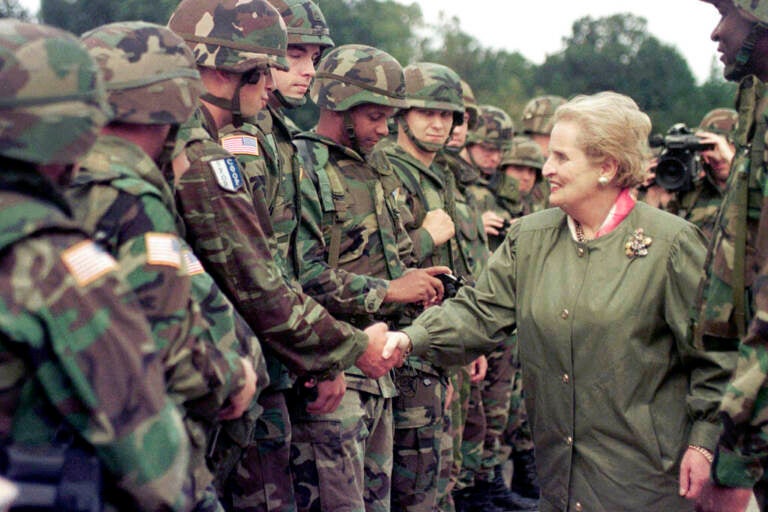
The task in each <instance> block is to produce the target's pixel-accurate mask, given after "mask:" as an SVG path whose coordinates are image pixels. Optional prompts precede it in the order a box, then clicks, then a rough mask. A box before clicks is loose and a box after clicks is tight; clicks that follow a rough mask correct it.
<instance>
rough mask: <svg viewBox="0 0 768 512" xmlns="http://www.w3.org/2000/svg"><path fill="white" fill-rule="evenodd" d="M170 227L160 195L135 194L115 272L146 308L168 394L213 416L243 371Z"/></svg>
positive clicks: (235, 387)
mask: <svg viewBox="0 0 768 512" xmlns="http://www.w3.org/2000/svg"><path fill="white" fill-rule="evenodd" d="M175 230H176V228H175V222H174V218H173V215H172V214H171V213H170V212H169V211H168V209H167V207H166V206H165V205H164V204H163V203H162V201H161V200H160V199H159V198H157V197H155V196H152V195H150V194H144V195H141V196H140V197H137V198H136V203H135V204H134V205H133V206H132V207H131V208H129V209H128V210H127V211H126V213H125V215H124V216H123V218H122V220H121V222H120V227H119V236H118V238H119V242H118V245H117V247H116V254H117V259H118V261H120V270H119V271H120V272H121V273H122V275H123V277H124V278H125V280H126V281H127V282H128V283H129V284H130V285H131V286H132V287H133V289H134V291H135V293H136V295H137V296H138V298H139V301H140V303H141V304H143V305H144V306H145V310H147V311H151V314H150V315H149V317H148V318H149V323H150V326H151V327H152V332H153V334H154V336H155V340H156V342H157V344H158V348H159V349H160V350H161V351H162V352H163V353H164V354H165V357H166V361H167V369H166V371H167V373H166V380H167V384H168V391H169V393H171V394H172V395H173V396H174V398H176V399H177V400H179V401H180V402H183V403H185V406H186V407H187V408H190V409H192V410H194V412H196V413H197V414H200V415H204V416H206V417H211V418H215V417H216V414H217V412H218V410H219V409H220V408H221V407H222V406H223V405H224V401H225V400H226V398H227V397H228V396H230V394H232V393H234V392H235V391H237V390H238V389H239V388H240V387H241V386H242V378H243V369H242V365H241V364H240V357H239V354H238V353H237V352H235V351H234V350H227V349H225V348H220V347H219V346H218V345H217V339H216V337H215V333H214V332H213V330H214V329H213V327H212V326H211V324H210V323H209V322H208V321H207V319H206V317H205V316H204V314H203V311H202V309H201V307H202V306H201V304H200V303H199V302H197V301H196V300H195V299H194V298H193V295H192V294H193V292H194V289H193V284H192V281H193V276H192V275H191V274H190V271H189V269H188V267H187V263H188V262H189V263H191V260H189V258H188V257H187V258H185V248H186V247H187V246H186V243H185V242H184V241H183V240H181V239H180V238H179V237H178V236H177V235H176V234H174V233H175V232H176V231H175Z"/></svg>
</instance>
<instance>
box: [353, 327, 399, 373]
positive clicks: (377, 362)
mask: <svg viewBox="0 0 768 512" xmlns="http://www.w3.org/2000/svg"><path fill="white" fill-rule="evenodd" d="M365 333H366V334H367V335H368V348H367V349H366V350H365V352H364V353H363V355H361V356H360V357H359V358H358V359H357V361H356V363H355V364H356V365H357V367H358V368H360V369H361V370H362V371H363V373H365V374H366V375H367V376H368V377H370V378H371V379H378V378H379V377H381V376H383V375H385V374H386V373H387V372H388V371H389V370H391V369H392V368H394V366H395V364H397V361H391V360H387V358H385V357H382V352H383V351H384V346H385V344H386V342H387V324H385V323H383V322H378V323H375V324H373V325H370V326H368V327H366V329H365Z"/></svg>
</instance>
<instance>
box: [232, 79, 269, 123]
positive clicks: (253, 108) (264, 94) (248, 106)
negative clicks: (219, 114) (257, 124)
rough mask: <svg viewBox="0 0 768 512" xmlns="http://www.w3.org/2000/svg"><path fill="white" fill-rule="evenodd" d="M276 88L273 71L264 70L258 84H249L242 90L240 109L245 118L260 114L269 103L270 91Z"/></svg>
mask: <svg viewBox="0 0 768 512" xmlns="http://www.w3.org/2000/svg"><path fill="white" fill-rule="evenodd" d="M273 87H274V85H273V81H272V69H269V68H267V69H264V70H262V72H261V77H260V78H259V81H258V82H256V83H247V84H245V85H243V87H242V88H241V89H240V109H241V110H242V112H243V115H244V116H245V117H252V116H255V115H256V114H258V112H259V110H261V109H263V108H264V107H265V106H266V105H267V101H269V91H271V90H272V88H273Z"/></svg>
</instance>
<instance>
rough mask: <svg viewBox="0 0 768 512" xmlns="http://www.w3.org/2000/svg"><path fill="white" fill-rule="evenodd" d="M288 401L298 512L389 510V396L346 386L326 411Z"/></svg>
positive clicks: (390, 473)
mask: <svg viewBox="0 0 768 512" xmlns="http://www.w3.org/2000/svg"><path fill="white" fill-rule="evenodd" d="M306 405H307V401H306V399H304V398H303V397H297V400H295V401H294V403H292V404H291V418H292V420H293V441H292V450H291V469H292V471H293V474H294V485H295V489H296V498H297V505H298V510H299V511H301V512H326V511H331V510H332V511H339V512H389V506H390V478H391V475H392V435H393V433H392V399H391V398H383V397H381V396H378V395H373V394H370V393H366V392H363V391H358V390H355V389H349V388H347V391H346V393H345V394H344V398H343V399H342V401H341V405H339V407H338V408H337V409H336V410H335V411H334V412H332V413H330V414H317V415H311V414H308V413H307V412H306Z"/></svg>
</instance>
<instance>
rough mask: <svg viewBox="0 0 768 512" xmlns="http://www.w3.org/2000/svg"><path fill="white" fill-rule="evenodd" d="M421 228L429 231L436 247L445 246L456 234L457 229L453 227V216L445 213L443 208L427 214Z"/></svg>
mask: <svg viewBox="0 0 768 512" xmlns="http://www.w3.org/2000/svg"><path fill="white" fill-rule="evenodd" d="M421 227H423V228H424V229H426V230H427V233H429V236H431V237H432V240H433V241H434V242H435V245H443V244H444V243H445V242H447V241H448V240H450V239H451V238H453V235H455V234H456V227H455V226H454V225H453V220H452V219H451V216H450V215H448V214H447V213H445V210H443V209H442V208H438V209H437V210H430V211H429V212H427V216H426V217H424V222H422V223H421Z"/></svg>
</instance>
